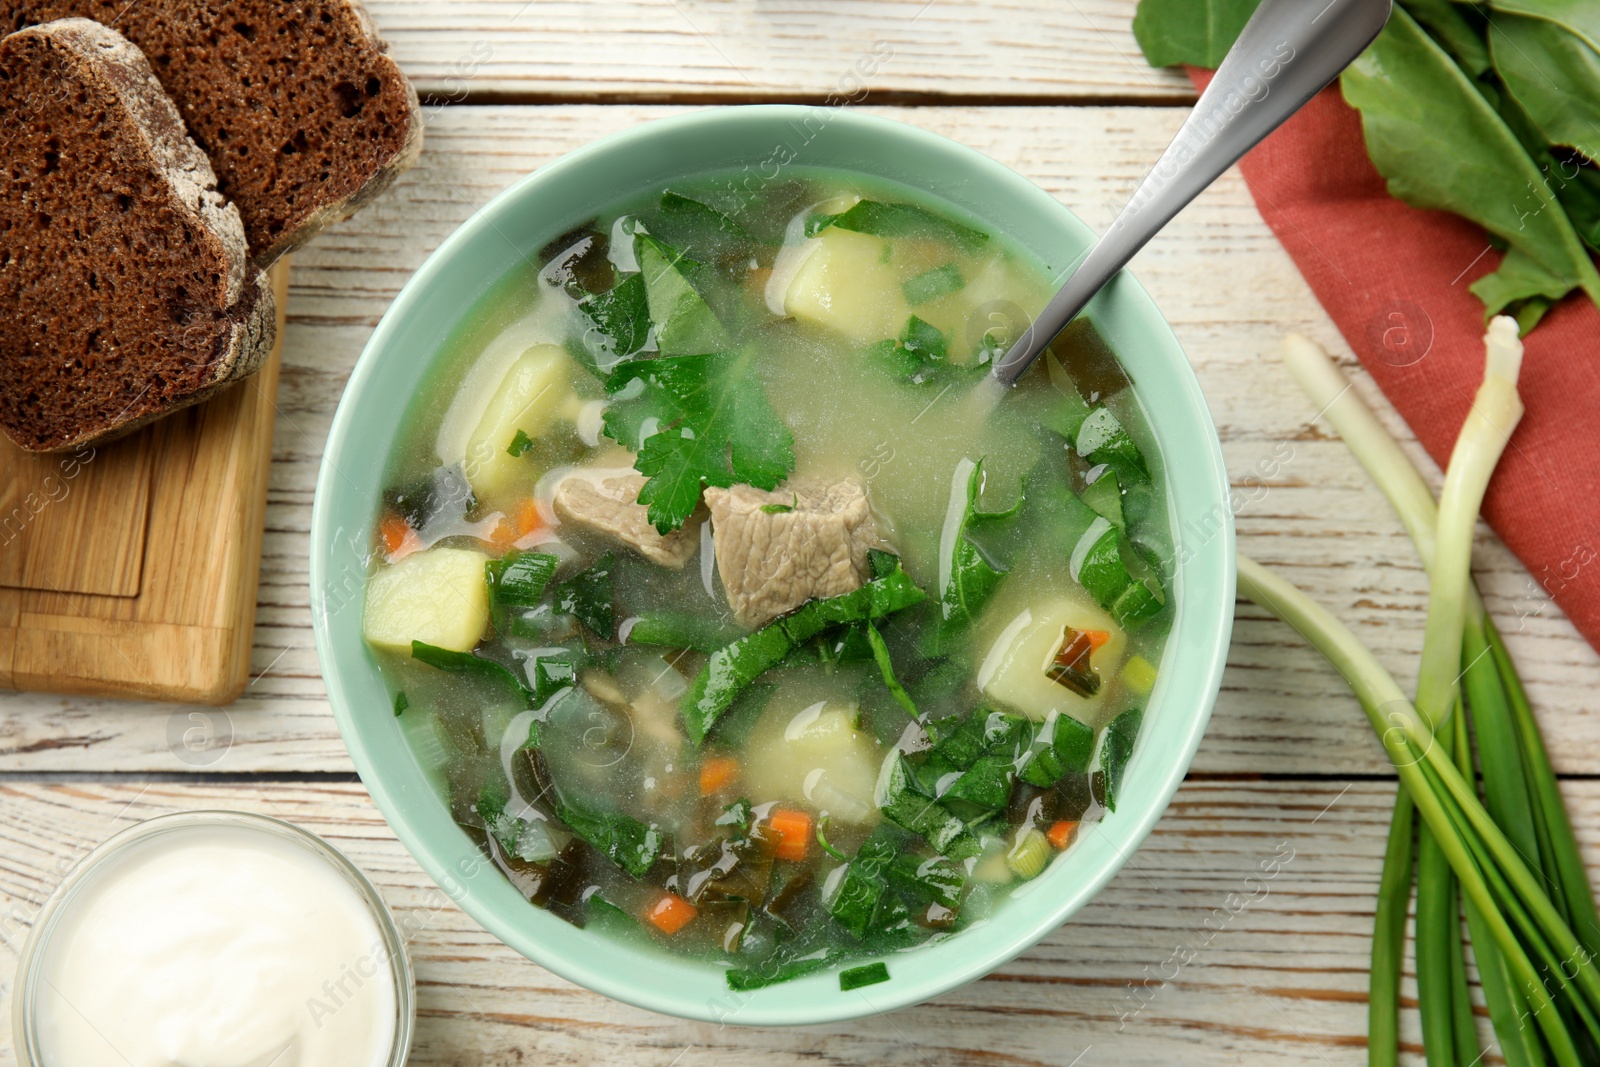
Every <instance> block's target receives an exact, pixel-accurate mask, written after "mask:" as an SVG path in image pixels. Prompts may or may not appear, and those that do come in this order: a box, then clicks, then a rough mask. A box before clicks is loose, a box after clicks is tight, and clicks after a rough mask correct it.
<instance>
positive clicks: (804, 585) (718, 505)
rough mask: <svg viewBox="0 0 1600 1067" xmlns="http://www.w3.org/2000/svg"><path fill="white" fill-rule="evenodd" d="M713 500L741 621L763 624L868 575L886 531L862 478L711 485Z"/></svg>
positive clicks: (724, 569)
mask: <svg viewBox="0 0 1600 1067" xmlns="http://www.w3.org/2000/svg"><path fill="white" fill-rule="evenodd" d="M705 501H706V507H708V508H710V509H711V528H712V531H713V533H714V534H715V539H716V540H715V544H716V554H717V572H718V573H719V574H720V575H721V576H722V586H723V588H724V589H725V590H727V593H728V603H729V604H730V605H731V606H732V607H733V614H734V617H735V618H736V619H737V620H738V621H739V623H740V624H741V625H744V626H751V627H755V626H760V625H762V624H763V623H766V622H769V621H771V620H772V619H775V618H777V617H778V616H779V615H782V614H783V613H784V612H787V611H792V610H794V609H795V608H797V607H799V606H800V605H801V604H803V603H805V602H806V601H807V600H810V599H811V598H813V597H828V596H838V595H839V594H841V593H848V592H850V591H851V590H852V589H857V588H859V587H860V586H861V585H862V584H863V583H864V582H866V580H867V549H869V548H871V547H872V546H873V545H875V544H876V543H877V541H878V531H877V526H876V524H874V523H873V521H872V511H871V509H870V508H868V506H867V492H866V490H865V489H864V488H863V487H862V485H861V483H860V482H857V481H853V480H845V481H842V482H834V483H833V484H831V485H825V484H820V483H815V482H811V483H807V482H793V483H789V484H787V485H783V486H780V487H778V488H777V489H776V490H774V491H772V492H770V493H768V492H764V491H763V490H760V489H754V488H752V487H750V486H748V485H736V486H734V487H733V488H731V489H719V488H709V489H707V490H706V492H705ZM763 509H765V510H763Z"/></svg>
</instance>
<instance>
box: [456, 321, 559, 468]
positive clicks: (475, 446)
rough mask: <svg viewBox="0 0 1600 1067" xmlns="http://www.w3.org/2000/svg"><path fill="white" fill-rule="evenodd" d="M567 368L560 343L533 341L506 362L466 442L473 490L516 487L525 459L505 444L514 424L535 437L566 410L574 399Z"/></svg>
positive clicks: (512, 434)
mask: <svg viewBox="0 0 1600 1067" xmlns="http://www.w3.org/2000/svg"><path fill="white" fill-rule="evenodd" d="M573 370H574V366H573V362H572V358H571V357H570V356H568V355H567V353H566V350H565V349H563V348H562V347H561V346H560V345H534V346H533V347H532V348H530V349H528V350H527V351H526V352H524V353H523V354H522V355H521V356H519V357H518V358H517V361H516V362H515V363H513V364H511V369H510V370H508V371H506V376H505V377H504V378H502V379H501V380H500V384H499V386H498V387H497V388H496V389H495V391H494V395H493V396H492V397H490V399H489V403H488V406H487V407H485V408H484V411H483V417H482V418H480V419H479V420H478V428H477V429H476V430H474V431H472V437H471V439H470V440H469V441H468V442H467V457H466V462H465V464H464V467H465V469H466V472H467V481H469V482H471V483H472V491H473V492H475V493H477V494H478V495H479V496H480V497H497V496H501V495H503V494H505V493H507V492H509V491H510V490H512V489H514V488H515V487H516V482H517V478H518V476H519V475H525V474H526V471H527V465H526V464H525V463H523V462H522V460H521V459H520V458H519V457H516V456H513V455H511V454H510V453H508V452H507V451H506V449H507V448H509V447H510V446H511V442H512V441H513V440H514V439H515V438H516V436H517V431H518V430H521V431H522V432H523V433H524V434H526V435H527V436H528V437H529V438H531V439H534V440H537V439H538V438H539V437H542V436H543V435H544V434H546V433H548V432H549V431H550V428H551V427H552V426H553V425H555V423H556V421H557V420H558V419H560V418H562V417H563V416H564V415H565V414H566V413H567V411H568V409H569V408H570V407H571V406H572V404H571V401H573V400H574V399H575V397H574V394H573V391H572V378H573ZM527 477H529V479H530V484H529V488H530V489H531V488H532V484H531V475H529V476H527Z"/></svg>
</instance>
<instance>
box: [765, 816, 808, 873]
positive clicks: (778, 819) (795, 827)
mask: <svg viewBox="0 0 1600 1067" xmlns="http://www.w3.org/2000/svg"><path fill="white" fill-rule="evenodd" d="M767 822H768V823H770V824H771V826H772V830H773V832H774V833H775V834H777V835H778V848H777V853H778V858H779V859H781V860H795V861H796V862H799V861H801V860H804V859H805V858H806V853H807V852H808V851H809V850H810V848H811V816H809V815H807V814H806V813H805V812H803V811H795V810H794V809H793V808H778V809H776V810H774V811H773V813H772V814H771V815H769V816H768V817H767Z"/></svg>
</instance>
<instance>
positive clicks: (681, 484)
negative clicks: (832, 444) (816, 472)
mask: <svg viewBox="0 0 1600 1067" xmlns="http://www.w3.org/2000/svg"><path fill="white" fill-rule="evenodd" d="M752 362H753V357H752V356H750V355H748V354H742V355H732V354H722V353H711V354H707V355H692V356H664V357H662V358H660V359H651V360H635V361H632V362H629V363H625V364H623V365H622V366H620V367H618V368H617V369H616V370H615V371H613V372H612V375H611V378H610V380H609V381H608V382H607V383H606V388H607V390H608V391H609V392H610V393H611V394H612V397H613V401H612V403H611V404H610V406H608V407H607V409H606V414H605V432H606V436H607V437H610V438H611V439H612V440H614V441H617V442H619V443H620V444H622V445H624V446H625V447H628V448H631V449H634V450H636V451H637V452H638V454H639V456H638V459H637V460H636V461H635V463H634V466H635V467H636V468H637V469H638V471H639V473H640V474H643V475H644V476H645V477H646V478H647V479H649V480H648V481H647V482H645V485H644V488H643V489H641V490H640V491H639V503H641V504H644V505H646V506H648V507H649V509H650V522H651V523H652V524H653V525H654V526H655V528H656V529H657V530H658V531H659V532H661V533H663V534H665V533H669V532H671V531H673V530H676V529H677V528H678V527H680V526H682V525H683V523H684V521H685V520H686V519H688V517H689V516H690V514H692V513H693V512H694V509H695V506H696V505H697V504H698V503H699V501H700V490H701V489H702V488H703V487H704V486H708V485H717V486H730V485H735V484H740V483H743V484H748V485H753V486H755V487H756V488H758V489H773V488H775V487H776V486H777V484H778V483H779V482H781V481H783V479H784V478H786V477H788V475H789V474H790V472H791V471H793V470H794V436H793V435H792V434H791V433H790V432H789V429H788V427H786V426H784V424H783V422H782V420H780V419H779V418H778V413H777V412H776V411H774V410H773V409H772V404H771V403H770V402H769V401H768V400H767V394H766V393H765V392H764V391H763V389H762V387H761V383H760V382H759V381H758V380H757V379H756V377H755V374H754V373H753V369H752ZM635 383H638V384H637V385H636V384H635ZM652 419H653V420H656V421H655V425H654V427H653V428H654V431H655V432H653V433H647V432H646V431H647V430H650V429H652V427H651V425H650V420H652Z"/></svg>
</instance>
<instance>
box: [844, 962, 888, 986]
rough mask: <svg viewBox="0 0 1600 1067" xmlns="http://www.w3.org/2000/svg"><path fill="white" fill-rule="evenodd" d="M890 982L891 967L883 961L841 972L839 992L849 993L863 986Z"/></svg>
mask: <svg viewBox="0 0 1600 1067" xmlns="http://www.w3.org/2000/svg"><path fill="white" fill-rule="evenodd" d="M888 980H889V967H888V965H887V964H885V963H884V962H883V961H882V960H879V961H878V962H877V963H868V964H865V965H863V966H860V967H851V968H850V969H849V970H847V971H840V972H839V990H840V992H843V993H848V992H850V991H851V990H852V989H860V988H861V987H862V986H869V985H877V984H878V983H879V982H887V981H888Z"/></svg>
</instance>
